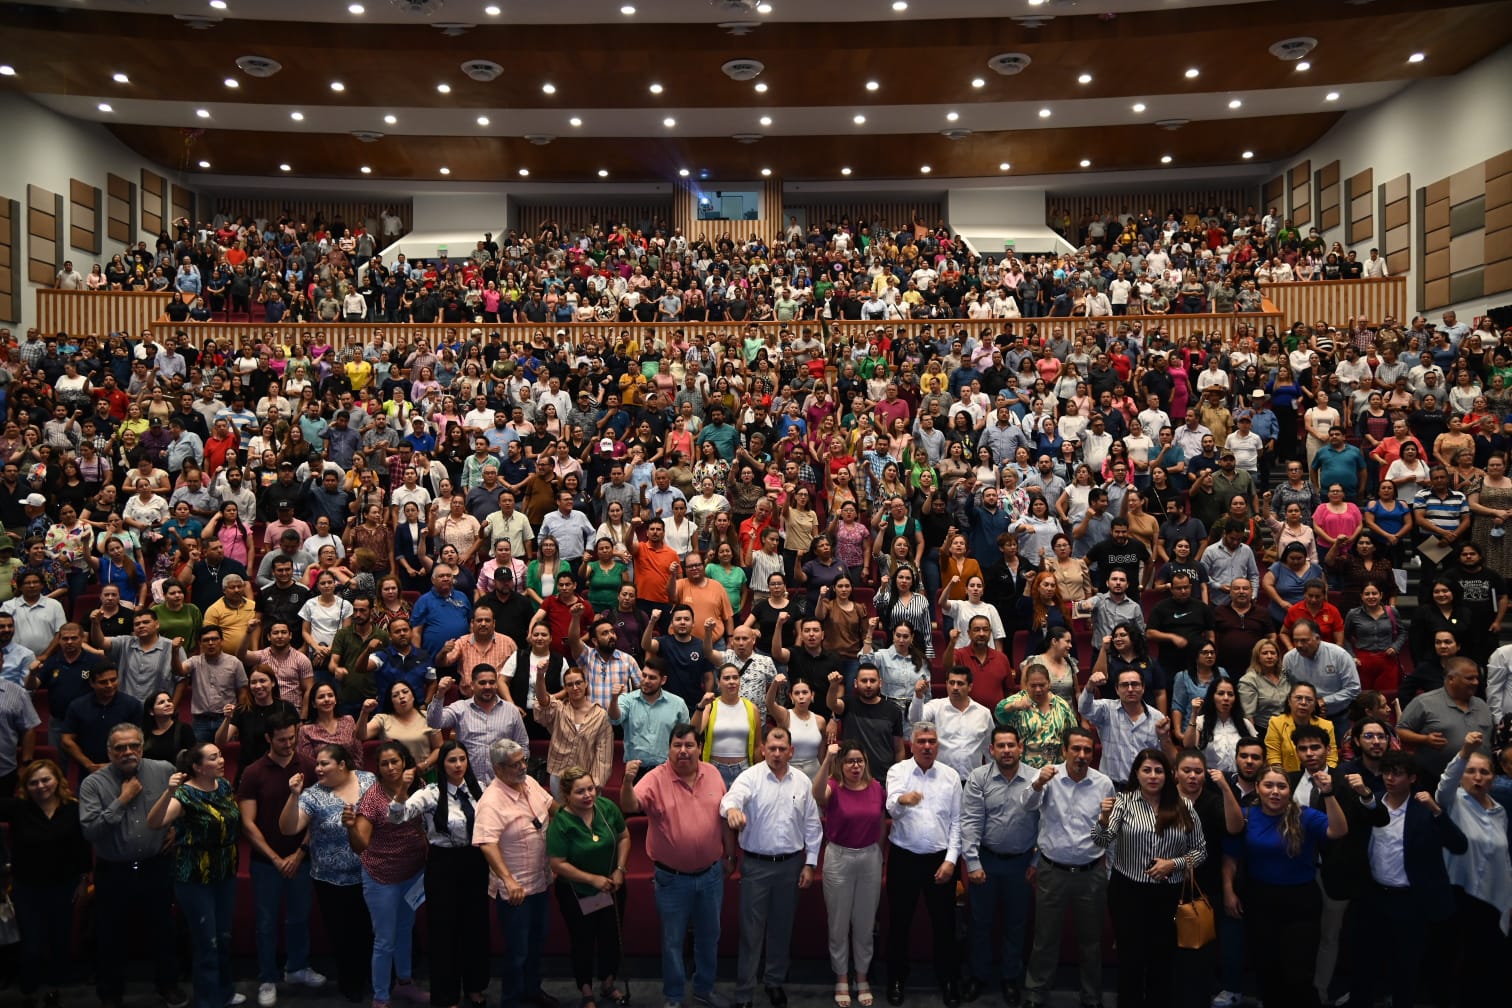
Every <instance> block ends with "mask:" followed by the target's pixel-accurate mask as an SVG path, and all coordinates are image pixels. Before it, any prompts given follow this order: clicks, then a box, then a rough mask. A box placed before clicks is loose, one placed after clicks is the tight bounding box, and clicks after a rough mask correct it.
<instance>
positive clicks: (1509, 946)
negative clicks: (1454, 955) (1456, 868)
mask: <svg viewBox="0 0 1512 1008" xmlns="http://www.w3.org/2000/svg"><path fill="white" fill-rule="evenodd" d="M1454 900H1455V915H1454V930H1453V934H1454V936H1455V938H1456V939H1457V940H1456V942H1455V944H1456V945H1458V949H1457V951H1458V954H1459V962H1458V963H1457V964H1456V965H1457V967H1458V968H1457V969H1456V970H1455V971H1454V972H1455V974H1456V975H1458V977H1459V982H1458V984H1456V988H1457V989H1456V991H1455V995H1456V996H1455V999H1454V1003H1455V1004H1457V1005H1460V1006H1461V1008H1478V1006H1481V1005H1488V1004H1495V1003H1496V1002H1498V1001H1500V1000H1501V998H1502V997H1505V996H1506V987H1505V983H1506V979H1505V970H1506V962H1507V956H1508V953H1512V942H1509V941H1508V940H1507V936H1506V935H1504V934H1502V930H1501V915H1500V914H1498V913H1497V911H1496V908H1495V907H1493V906H1492V905H1491V904H1490V903H1487V902H1485V901H1484V900H1479V899H1476V898H1475V897H1474V896H1471V895H1470V894H1469V893H1467V892H1465V890H1463V889H1461V888H1459V887H1458V886H1456V887H1455V889H1454ZM1451 962H1452V960H1451ZM1498 990H1500V991H1501V992H1502V993H1501V994H1500V995H1498V994H1497V993H1496V992H1497V991H1498ZM1440 1003H1443V1002H1442V999H1440Z"/></svg>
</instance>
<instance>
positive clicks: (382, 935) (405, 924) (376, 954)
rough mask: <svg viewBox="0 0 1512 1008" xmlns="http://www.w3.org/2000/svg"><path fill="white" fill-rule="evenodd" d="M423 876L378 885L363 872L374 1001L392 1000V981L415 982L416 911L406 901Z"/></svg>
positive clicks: (363, 893) (418, 874)
mask: <svg viewBox="0 0 1512 1008" xmlns="http://www.w3.org/2000/svg"><path fill="white" fill-rule="evenodd" d="M423 874H424V872H416V873H415V874H414V875H413V876H412V877H410V878H407V879H405V880H404V881H403V882H388V883H385V882H379V881H377V880H375V879H374V878H373V876H371V875H369V874H368V871H367V869H366V868H364V869H362V898H363V900H364V901H365V902H366V903H367V908H368V916H370V917H371V918H372V919H373V1000H374V1001H387V1000H388V999H389V980H390V978H391V977H392V976H394V975H396V974H397V975H398V977H399V979H400V980H410V979H413V978H414V975H415V968H414V964H413V963H411V962H410V953H411V950H412V949H413V948H414V944H415V940H414V931H415V911H414V908H413V907H411V906H410V905H409V901H408V900H407V899H405V898H404V895H405V893H407V892H409V891H410V889H411V888H412V887H413V886H414V885H415V884H416V883H417V882H418V881H419V880H420V877H421V875H423Z"/></svg>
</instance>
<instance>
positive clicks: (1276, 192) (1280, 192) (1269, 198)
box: [1260, 175, 1286, 217]
mask: <svg viewBox="0 0 1512 1008" xmlns="http://www.w3.org/2000/svg"><path fill="white" fill-rule="evenodd" d="M1260 202H1261V203H1263V204H1265V205H1264V206H1263V207H1261V208H1260V212H1261V213H1265V212H1266V211H1268V210H1270V208H1271V207H1275V208H1276V210H1277V211H1278V212H1279V213H1280V214H1281V216H1282V217H1285V216H1286V178H1285V176H1282V175H1277V176H1276V177H1275V178H1273V179H1267V180H1266V183H1265V184H1264V185H1263V186H1261V187H1260Z"/></svg>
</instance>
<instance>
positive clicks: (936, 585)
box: [919, 547, 942, 599]
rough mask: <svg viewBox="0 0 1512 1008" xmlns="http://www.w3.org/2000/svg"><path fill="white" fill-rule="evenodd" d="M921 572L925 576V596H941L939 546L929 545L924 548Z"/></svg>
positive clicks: (934, 597)
mask: <svg viewBox="0 0 1512 1008" xmlns="http://www.w3.org/2000/svg"><path fill="white" fill-rule="evenodd" d="M919 574H920V575H921V576H922V577H923V578H924V591H925V597H926V598H929V599H937V598H939V597H940V585H941V583H942V582H941V579H940V550H939V547H929V548H926V549H925V550H924V555H923V556H922V557H920V558H919Z"/></svg>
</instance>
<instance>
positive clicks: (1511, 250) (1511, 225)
mask: <svg viewBox="0 0 1512 1008" xmlns="http://www.w3.org/2000/svg"><path fill="white" fill-rule="evenodd" d="M1485 288H1486V294H1487V296H1489V295H1492V294H1500V293H1502V292H1503V291H1509V290H1512V151H1507V152H1506V153H1504V154H1500V155H1498V156H1496V157H1494V158H1492V159H1491V160H1489V161H1487V162H1486V273H1485Z"/></svg>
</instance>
